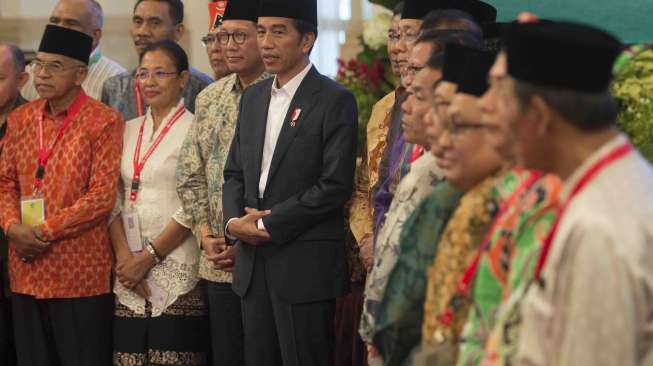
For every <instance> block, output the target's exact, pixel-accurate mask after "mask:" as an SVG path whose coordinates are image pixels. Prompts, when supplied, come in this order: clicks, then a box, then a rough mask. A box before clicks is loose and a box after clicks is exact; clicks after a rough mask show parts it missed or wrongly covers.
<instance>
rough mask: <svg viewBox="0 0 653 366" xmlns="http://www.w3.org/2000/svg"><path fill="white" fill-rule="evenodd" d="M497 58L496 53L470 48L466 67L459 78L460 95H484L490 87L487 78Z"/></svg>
mask: <svg viewBox="0 0 653 366" xmlns="http://www.w3.org/2000/svg"><path fill="white" fill-rule="evenodd" d="M496 58H497V54H496V53H494V52H489V51H484V50H478V49H474V48H470V49H469V50H468V51H467V62H466V65H465V67H464V69H463V70H462V72H461V74H460V77H459V78H458V93H464V94H471V95H475V96H477V97H480V96H481V95H483V94H484V93H485V92H486V91H487V89H488V87H489V85H488V82H487V77H488V73H489V72H490V69H491V68H492V65H493V64H494V61H495V60H496Z"/></svg>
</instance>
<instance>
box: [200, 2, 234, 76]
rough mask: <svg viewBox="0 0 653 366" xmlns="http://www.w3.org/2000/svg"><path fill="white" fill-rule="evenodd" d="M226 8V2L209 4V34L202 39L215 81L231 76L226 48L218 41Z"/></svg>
mask: <svg viewBox="0 0 653 366" xmlns="http://www.w3.org/2000/svg"><path fill="white" fill-rule="evenodd" d="M226 7H227V2H226V1H224V0H221V1H215V2H211V3H209V20H210V23H209V33H207V35H206V36H204V37H202V45H204V48H206V54H207V56H208V57H209V63H210V64H211V70H213V79H214V80H216V81H217V80H220V79H222V78H223V77H225V76H227V75H229V74H231V71H229V68H228V67H227V60H226V56H225V50H224V46H222V45H221V44H220V42H218V41H217V32H218V28H220V26H221V25H222V22H223V19H224V12H225V10H226Z"/></svg>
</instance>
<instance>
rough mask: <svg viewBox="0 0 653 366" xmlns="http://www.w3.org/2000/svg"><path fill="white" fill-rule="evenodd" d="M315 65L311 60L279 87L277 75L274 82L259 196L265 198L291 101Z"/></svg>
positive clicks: (264, 145) (259, 183) (266, 129)
mask: <svg viewBox="0 0 653 366" xmlns="http://www.w3.org/2000/svg"><path fill="white" fill-rule="evenodd" d="M312 66H313V65H312V64H311V63H310V62H309V63H308V65H307V66H306V67H305V68H304V70H302V71H301V72H300V73H299V74H297V75H295V77H294V78H292V79H290V81H288V82H287V83H286V85H284V86H282V87H281V88H277V78H276V76H275V78H274V82H272V96H271V97H270V107H269V108H268V121H267V124H266V126H265V141H264V144H263V157H262V160H261V177H260V178H259V181H258V197H259V198H263V194H264V193H265V187H266V186H267V184H268V176H269V175H270V165H271V164H272V157H273V156H274V149H275V148H276V146H277V140H279V134H280V133H281V128H282V127H283V123H284V120H285V119H286V115H287V114H288V109H289V108H290V103H291V102H292V99H293V98H294V97H295V93H297V89H299V85H300V84H301V83H302V81H304V78H305V77H306V75H307V74H308V72H309V71H311V67H312Z"/></svg>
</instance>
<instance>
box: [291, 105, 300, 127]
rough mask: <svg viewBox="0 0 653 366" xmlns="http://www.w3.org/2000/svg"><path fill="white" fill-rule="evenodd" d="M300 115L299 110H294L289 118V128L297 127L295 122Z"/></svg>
mask: <svg viewBox="0 0 653 366" xmlns="http://www.w3.org/2000/svg"><path fill="white" fill-rule="evenodd" d="M300 114H302V110H301V108H295V110H294V111H293V112H292V116H291V117H290V127H295V126H296V125H297V120H298V119H299V115H300Z"/></svg>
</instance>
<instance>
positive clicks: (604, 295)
mask: <svg viewBox="0 0 653 366" xmlns="http://www.w3.org/2000/svg"><path fill="white" fill-rule="evenodd" d="M626 141H627V139H626V138H625V137H623V136H618V137H617V138H615V139H613V140H612V141H610V142H609V143H607V144H606V145H604V146H603V147H602V148H600V149H599V150H598V151H597V152H596V153H595V154H594V155H593V156H592V157H590V158H589V159H588V160H587V161H586V162H585V163H584V164H583V165H582V166H581V167H580V168H579V169H578V170H577V171H576V172H575V173H574V174H573V175H572V176H571V177H570V178H569V179H568V180H567V181H566V182H565V187H564V190H563V192H562V198H561V200H562V202H565V200H566V197H568V196H569V194H570V191H571V189H572V188H573V187H574V186H575V185H576V184H577V182H578V180H579V179H580V177H581V176H583V175H584V173H585V172H587V170H588V169H589V167H590V166H591V165H593V164H594V163H596V162H597V161H598V160H600V159H601V158H602V157H604V156H605V155H606V154H608V153H609V152H611V151H612V150H613V149H615V148H616V147H618V146H619V145H621V144H623V143H624V142H626ZM542 275H543V279H544V281H545V284H546V285H545V287H544V288H542V287H541V286H539V285H537V284H533V285H532V286H531V288H530V290H529V292H528V293H527V295H526V298H525V299H524V302H523V304H522V309H521V312H522V319H523V321H522V323H521V328H520V337H519V342H518V350H517V352H518V354H517V364H518V365H537V366H544V365H546V366H584V365H592V366H614V365H619V366H636V365H653V169H652V168H651V166H650V165H649V164H648V162H646V161H645V160H644V158H642V156H641V155H640V154H639V153H638V152H632V153H630V154H628V155H626V156H625V157H624V158H621V159H620V160H617V161H615V162H614V163H612V164H611V165H609V166H608V167H607V168H606V169H604V170H603V171H601V172H600V173H599V174H598V175H596V176H595V177H594V179H593V180H591V181H590V183H589V184H588V185H587V186H586V187H585V189H583V190H582V191H581V192H580V193H579V194H577V195H576V197H575V198H574V199H573V200H572V202H571V204H570V206H569V207H568V208H567V210H566V212H565V213H564V215H563V217H562V220H561V222H560V226H559V229H558V232H557V234H556V236H555V239H554V242H553V245H552V247H551V252H550V254H549V258H548V259H547V262H546V265H545V267H544V270H543V273H542Z"/></svg>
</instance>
